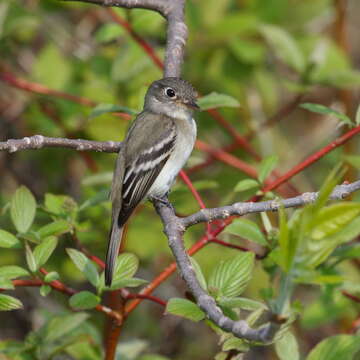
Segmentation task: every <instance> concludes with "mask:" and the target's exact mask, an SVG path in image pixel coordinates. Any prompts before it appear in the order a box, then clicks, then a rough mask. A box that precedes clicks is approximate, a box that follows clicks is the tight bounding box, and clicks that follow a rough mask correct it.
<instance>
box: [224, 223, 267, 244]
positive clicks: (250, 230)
mask: <svg viewBox="0 0 360 360" xmlns="http://www.w3.org/2000/svg"><path fill="white" fill-rule="evenodd" d="M225 232H226V233H228V234H233V235H237V236H241V237H242V238H244V239H248V240H251V241H253V242H255V243H257V244H260V245H262V246H268V245H269V244H268V243H267V241H266V239H265V236H264V235H263V233H262V232H261V230H260V229H259V227H258V225H257V224H256V223H254V222H253V221H251V220H248V219H235V220H234V221H233V222H232V223H231V224H230V225H229V226H227V227H226V228H225Z"/></svg>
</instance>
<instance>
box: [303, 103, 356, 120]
mask: <svg viewBox="0 0 360 360" xmlns="http://www.w3.org/2000/svg"><path fill="white" fill-rule="evenodd" d="M300 107H302V108H303V109H306V110H309V111H312V112H314V113H317V114H322V115H333V116H335V117H336V118H337V119H339V120H341V121H342V122H344V123H345V124H348V125H353V122H352V121H351V119H350V118H349V117H348V116H346V115H345V114H343V113H340V112H338V111H336V110H333V109H330V108H329V107H327V106H324V105H321V104H313V103H304V104H301V105H300Z"/></svg>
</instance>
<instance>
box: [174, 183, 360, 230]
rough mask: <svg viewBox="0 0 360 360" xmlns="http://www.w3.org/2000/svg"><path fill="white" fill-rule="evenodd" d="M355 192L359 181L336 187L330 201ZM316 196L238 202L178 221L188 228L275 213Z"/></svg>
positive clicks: (358, 188) (312, 194)
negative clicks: (238, 217) (214, 221)
mask: <svg viewBox="0 0 360 360" xmlns="http://www.w3.org/2000/svg"><path fill="white" fill-rule="evenodd" d="M357 190H360V180H357V181H355V182H353V183H351V184H343V185H338V186H336V187H335V189H334V191H333V192H332V193H331V195H330V199H331V200H342V199H344V198H345V197H347V196H349V195H350V194H351V193H353V192H355V191H357ZM318 195H319V193H318V192H306V193H303V194H301V195H299V196H295V197H292V198H288V199H284V200H280V199H276V200H269V201H261V202H238V203H235V204H232V205H227V206H222V207H218V208H212V209H201V210H200V211H198V212H197V213H195V214H192V215H189V216H187V217H184V218H181V219H179V221H180V223H181V226H182V227H184V228H188V227H189V226H192V225H195V224H198V223H201V222H208V221H213V220H215V219H226V218H228V217H230V216H234V215H235V216H243V215H247V214H253V213H261V212H264V211H277V210H279V208H280V206H284V207H285V208H291V207H299V206H303V205H306V204H310V203H312V202H314V201H315V200H316V199H317V197H318Z"/></svg>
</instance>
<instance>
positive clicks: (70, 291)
mask: <svg viewBox="0 0 360 360" xmlns="http://www.w3.org/2000/svg"><path fill="white" fill-rule="evenodd" d="M40 272H41V273H42V274H44V275H47V274H48V271H47V270H45V269H44V268H40ZM41 285H49V286H51V287H52V288H53V289H55V290H57V291H60V292H62V293H64V294H66V295H69V296H72V295H74V294H76V293H77V292H76V291H75V290H74V289H72V288H70V287H68V286H66V285H65V284H64V283H62V282H61V281H59V280H54V281H51V282H49V283H45V282H43V284H41ZM95 309H96V310H97V311H99V312H102V313H104V314H105V315H107V316H109V317H111V318H112V319H113V320H114V321H115V322H116V323H120V324H121V323H122V321H123V317H122V316H121V314H120V313H119V312H117V311H114V310H112V309H110V308H108V307H107V306H104V305H100V304H99V305H96V306H95Z"/></svg>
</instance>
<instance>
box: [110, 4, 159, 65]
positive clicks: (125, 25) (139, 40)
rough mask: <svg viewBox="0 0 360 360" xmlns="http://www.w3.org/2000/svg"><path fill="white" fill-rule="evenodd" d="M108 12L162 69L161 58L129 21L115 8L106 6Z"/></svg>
mask: <svg viewBox="0 0 360 360" xmlns="http://www.w3.org/2000/svg"><path fill="white" fill-rule="evenodd" d="M106 10H107V12H108V14H110V16H111V18H112V19H113V20H114V21H115V22H116V23H117V24H119V25H120V26H122V27H123V28H124V29H125V30H126V31H127V32H128V33H129V35H130V36H131V37H132V38H133V39H134V40H135V41H136V42H137V43H138V44H139V45H140V46H141V47H142V48H143V49H144V51H145V52H146V53H147V54H148V55H149V57H150V58H151V60H152V61H153V62H154V64H155V65H156V66H157V67H158V68H160V69H162V68H163V67H164V63H163V62H162V60H161V59H160V58H159V57H158V56H157V54H156V52H155V51H154V49H153V48H152V47H151V46H150V45H149V44H148V43H147V42H146V41H145V40H144V39H143V38H142V37H141V36H140V35H138V34H137V33H136V32H135V31H134V30H133V28H132V27H131V25H130V23H129V22H127V21H126V20H125V19H123V18H122V17H121V16H120V15H119V14H118V13H117V12H115V10H113V9H111V8H108V9H106Z"/></svg>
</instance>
